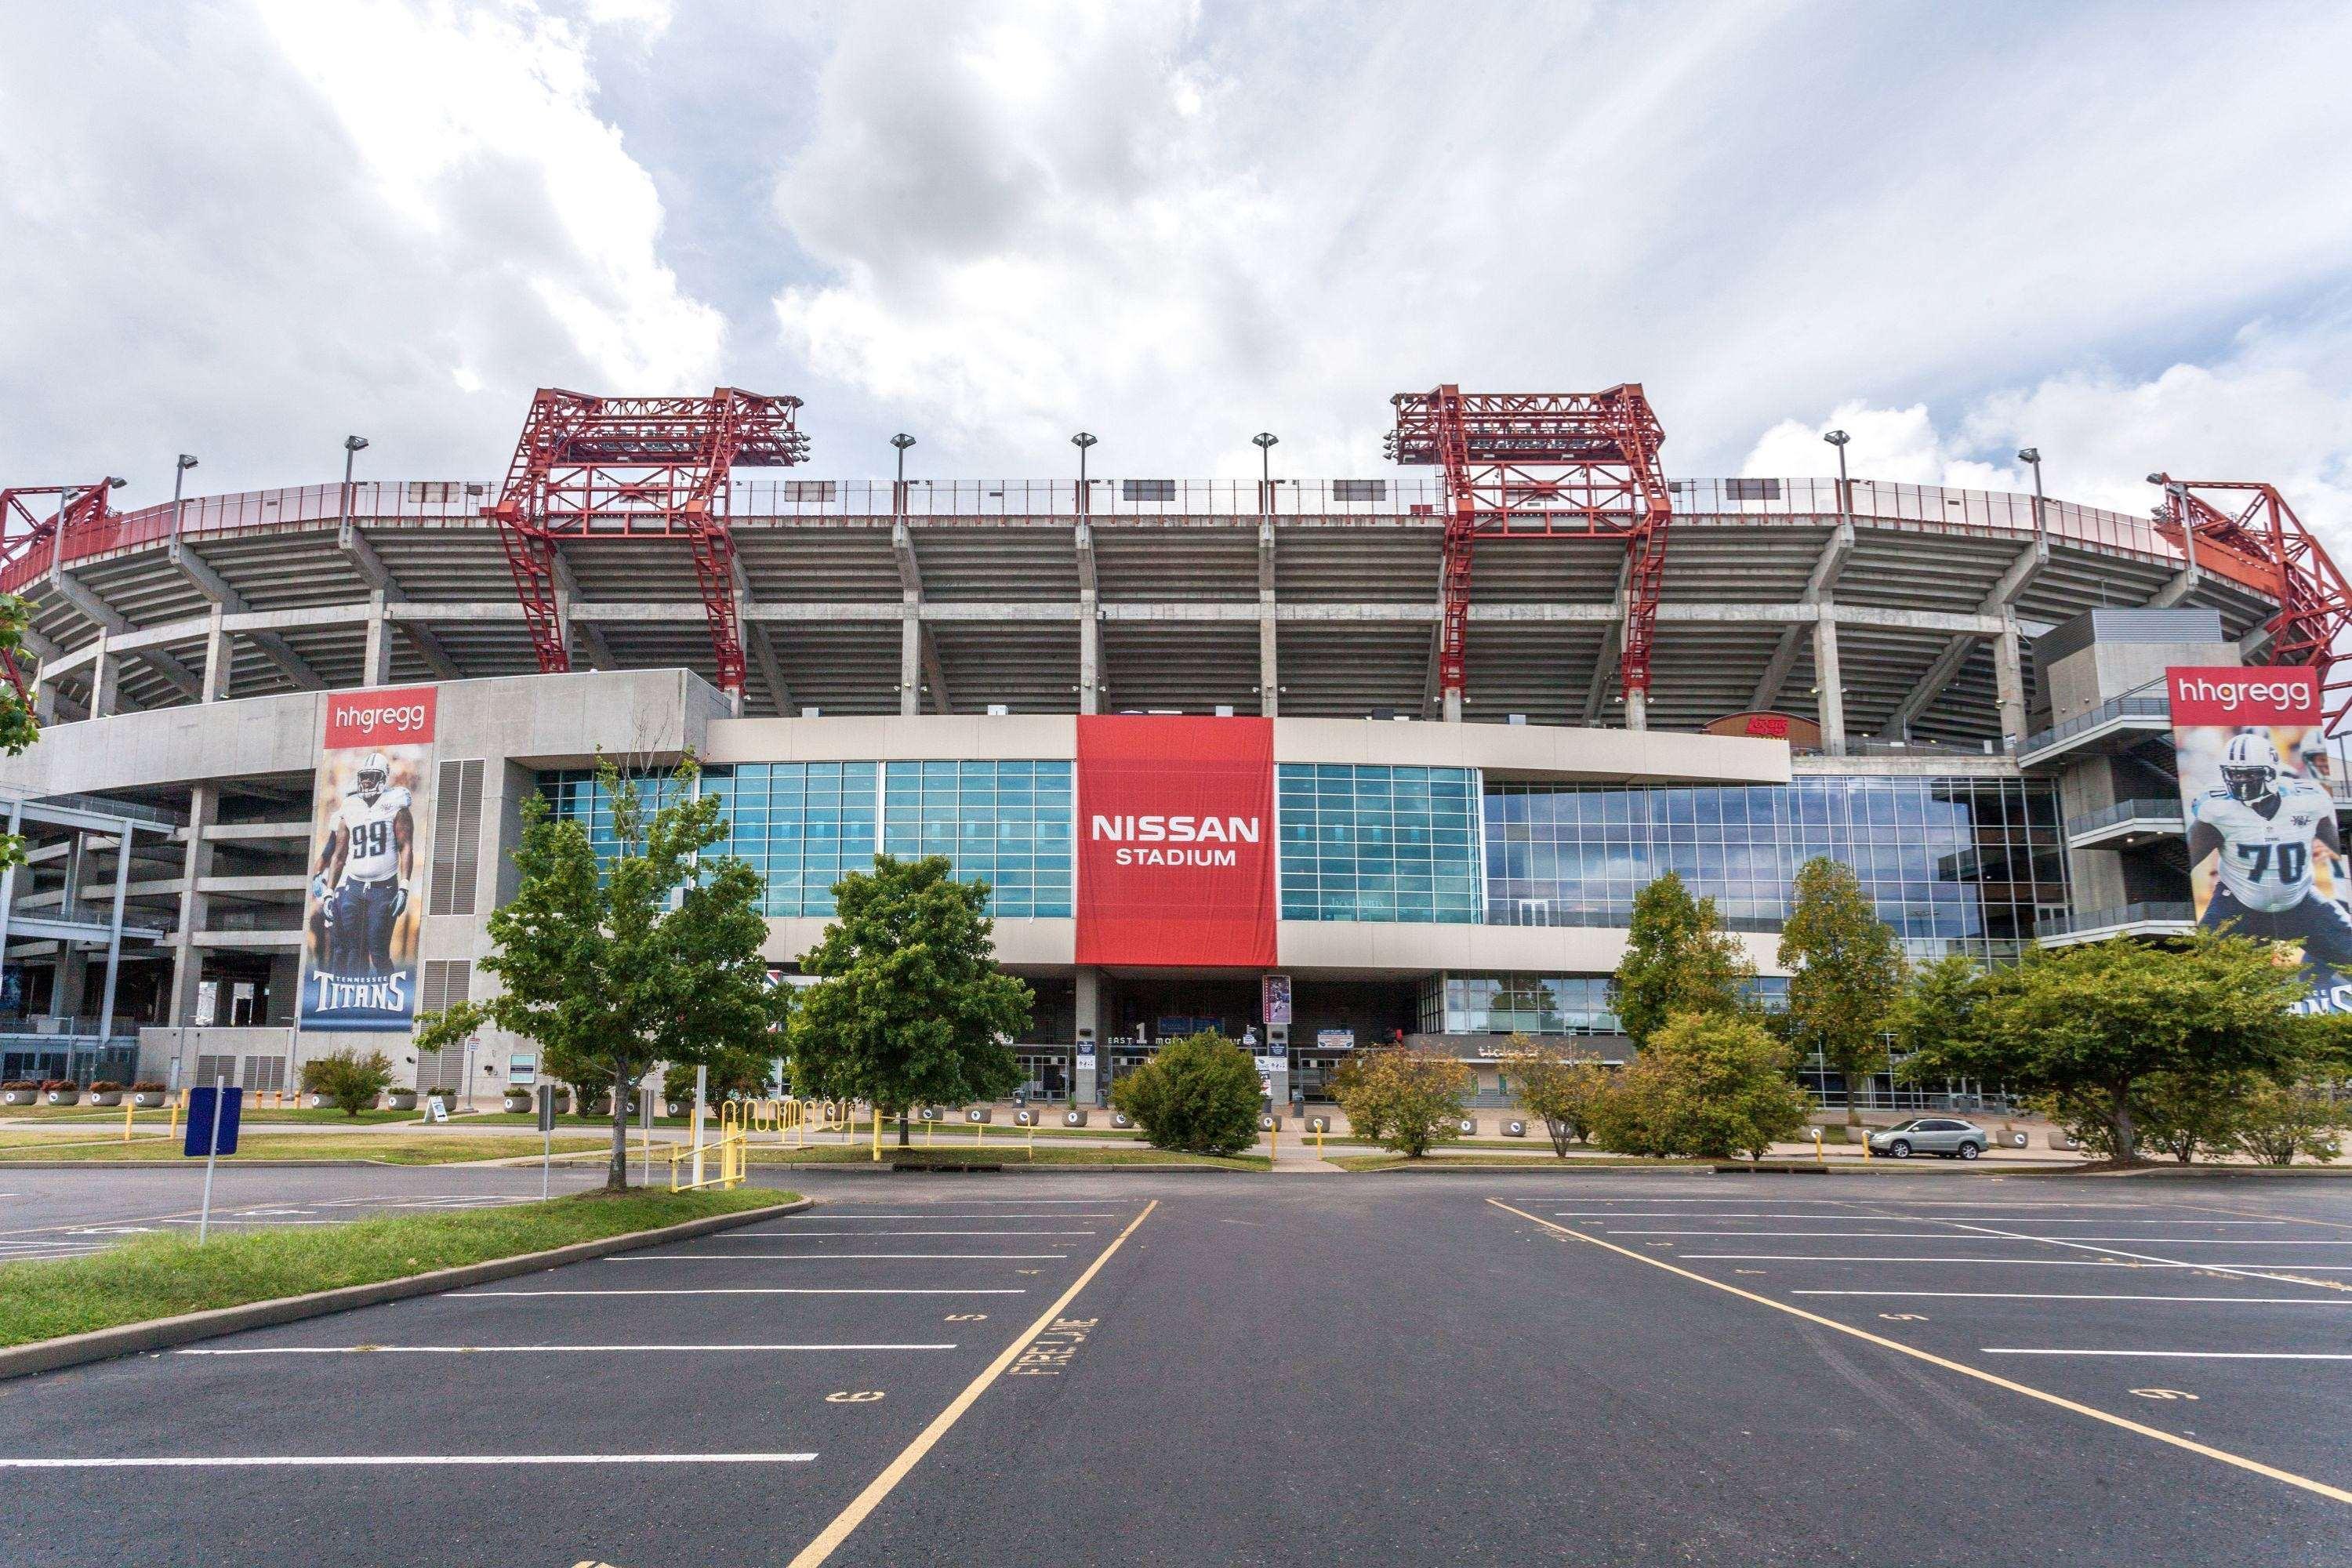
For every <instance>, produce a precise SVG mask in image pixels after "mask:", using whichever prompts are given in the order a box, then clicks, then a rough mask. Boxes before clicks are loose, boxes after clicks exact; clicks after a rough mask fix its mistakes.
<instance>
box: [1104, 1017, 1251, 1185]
mask: <svg viewBox="0 0 2352 1568" xmlns="http://www.w3.org/2000/svg"><path fill="white" fill-rule="evenodd" d="M1264 1096H1265V1087H1264V1085H1263V1083H1262V1082H1261V1081H1260V1079H1259V1078H1258V1076H1257V1066H1256V1064H1255V1062H1253V1061H1251V1059H1250V1055H1249V1053H1248V1052H1247V1051H1245V1050H1244V1049H1242V1047H1239V1046H1237V1045H1235V1044H1234V1042H1233V1041H1231V1040H1229V1039H1227V1038H1225V1037H1224V1036H1223V1035H1220V1034H1218V1033H1216V1032H1215V1031H1214V1030H1205V1031H1203V1032H1202V1033H1200V1034H1197V1035H1186V1036H1185V1037H1182V1038H1181V1039H1176V1040H1170V1041H1168V1042H1167V1043H1165V1044H1163V1045H1162V1046H1161V1047H1160V1048H1159V1049H1158V1050H1157V1051H1154V1052H1153V1053H1152V1055H1151V1059H1150V1061H1148V1062H1146V1063H1145V1064H1144V1065H1143V1066H1142V1067H1140V1068H1136V1069H1135V1070H1133V1071H1131V1072H1129V1073H1126V1074H1123V1075H1122V1076H1121V1077H1120V1078H1119V1080H1118V1082H1117V1083H1116V1084H1113V1085H1112V1086H1111V1091H1110V1099H1111V1103H1112V1104H1113V1105H1114V1106H1116V1107H1118V1110H1121V1111H1123V1112H1125V1113H1126V1114H1127V1115H1128V1116H1130V1117H1132V1118H1134V1120H1135V1124H1136V1125H1137V1126H1138V1127H1140V1128H1142V1129H1143V1134H1144V1136H1145V1137H1147V1138H1149V1139H1150V1140H1151V1142H1152V1144H1153V1146H1154V1147H1156V1148H1160V1149H1181V1150H1186V1151H1189V1152H1192V1153H1195V1154H1237V1153H1239V1152H1242V1151H1243V1150H1244V1149H1246V1148H1248V1147H1249V1146H1250V1145H1251V1144H1253V1143H1255V1142H1257V1118H1258V1106H1259V1102H1260V1100H1262V1099H1263V1098H1264Z"/></svg>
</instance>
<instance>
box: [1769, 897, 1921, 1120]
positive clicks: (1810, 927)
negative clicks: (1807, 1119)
mask: <svg viewBox="0 0 2352 1568" xmlns="http://www.w3.org/2000/svg"><path fill="white" fill-rule="evenodd" d="M1780 966H1781V967H1782V968H1783V969H1786V970H1787V971H1788V972H1789V1011H1788V1014H1787V1016H1786V1019H1785V1021H1784V1025H1783V1027H1784V1032H1785V1037H1786V1038H1787V1039H1788V1041H1789V1043H1790V1044H1791V1045H1793V1046H1795V1047H1797V1050H1798V1052H1799V1056H1800V1059H1802V1057H1803V1056H1804V1055H1806V1054H1809V1053H1811V1052H1813V1051H1819V1052H1820V1053H1821V1054H1822V1059H1823V1060H1825V1061H1826V1062H1828V1063H1829V1065H1830V1066H1831V1067H1832V1068H1836V1069H1837V1071H1838V1072H1839V1073H1840V1074H1842V1075H1843V1077H1844V1079H1845V1088H1846V1095H1845V1120H1846V1124H1847V1125H1848V1126H1856V1125H1859V1124H1860V1122H1861V1121H1862V1107H1861V1103H1860V1100H1861V1091H1862V1086H1863V1085H1864V1084H1865V1083H1867V1082H1868V1081H1869V1079H1870V1077H1871V1075H1872V1074H1874V1073H1877V1072H1880V1071H1883V1070H1885V1067H1886V1030H1887V1027H1888V1025H1889V1023H1890V1022H1891V1019H1892V1015H1893V1014H1894V1011H1895V1003H1896V1002H1897V1001H1898V1000H1900V999H1901V997H1902V995H1903V982H1904V971H1905V967H1906V966H1905V964H1904V962H1903V948H1902V945H1901V944H1900V943H1899V942H1896V941H1895V932H1894V931H1892V930H1890V929H1889V928H1888V926H1887V924H1886V922H1885V921H1882V920H1880V919H1879V918H1878V913H1877V911H1876V910H1874V908H1873V907H1872V905H1871V902H1870V899H1869V896H1868V895H1866V894H1865V893H1864V892H1863V890H1862V884H1861V882H1860V881H1858V880H1856V879H1855V877H1854V874H1853V868H1852V867H1850V866H1847V865H1846V864H1845V863H1844V862H1843V861H1840V860H1832V859H1831V858H1828V857H1827V856H1816V857H1815V858H1812V859H1811V860H1808V861H1806V862H1805V863H1804V865H1803V866H1801V868H1798V871H1797V880H1796V884H1795V897H1794V899H1793V900H1792V902H1791V903H1790V909H1789V919H1788V922H1787V923H1786V924H1785V925H1783V926H1782V927H1781V928H1780Z"/></svg>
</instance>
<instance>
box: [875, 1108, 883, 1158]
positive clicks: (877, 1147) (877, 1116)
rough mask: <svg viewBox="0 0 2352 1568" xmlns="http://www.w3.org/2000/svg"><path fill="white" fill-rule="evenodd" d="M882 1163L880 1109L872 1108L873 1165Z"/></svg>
mask: <svg viewBox="0 0 2352 1568" xmlns="http://www.w3.org/2000/svg"><path fill="white" fill-rule="evenodd" d="M874 1163H876V1164H877V1165H878V1164H880V1163H882V1107H881V1106H880V1105H879V1104H878V1103H877V1105H876V1106H875V1107H874Z"/></svg>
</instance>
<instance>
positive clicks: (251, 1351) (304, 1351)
mask: <svg viewBox="0 0 2352 1568" xmlns="http://www.w3.org/2000/svg"><path fill="white" fill-rule="evenodd" d="M955 1348H956V1347H955V1346H954V1345H952V1344H872V1345H854V1344H844V1345H773V1344H771V1345H745V1344H727V1345H642V1344H627V1345H261V1346H249V1347H245V1348H241V1349H236V1350H179V1351H173V1352H172V1353H173V1355H545V1354H555V1353H557V1352H593V1353H604V1352H614V1351H628V1352H635V1351H951V1350H953V1349H955Z"/></svg>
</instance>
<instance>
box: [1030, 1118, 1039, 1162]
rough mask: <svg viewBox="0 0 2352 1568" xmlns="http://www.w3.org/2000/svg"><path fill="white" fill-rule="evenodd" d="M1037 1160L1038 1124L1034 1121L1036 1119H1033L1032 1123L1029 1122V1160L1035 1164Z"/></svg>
mask: <svg viewBox="0 0 2352 1568" xmlns="http://www.w3.org/2000/svg"><path fill="white" fill-rule="evenodd" d="M1036 1160H1037V1124H1036V1123H1035V1122H1034V1121H1033V1122H1031V1123H1030V1124H1029V1161H1030V1163H1032V1164H1034V1163H1036Z"/></svg>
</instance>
